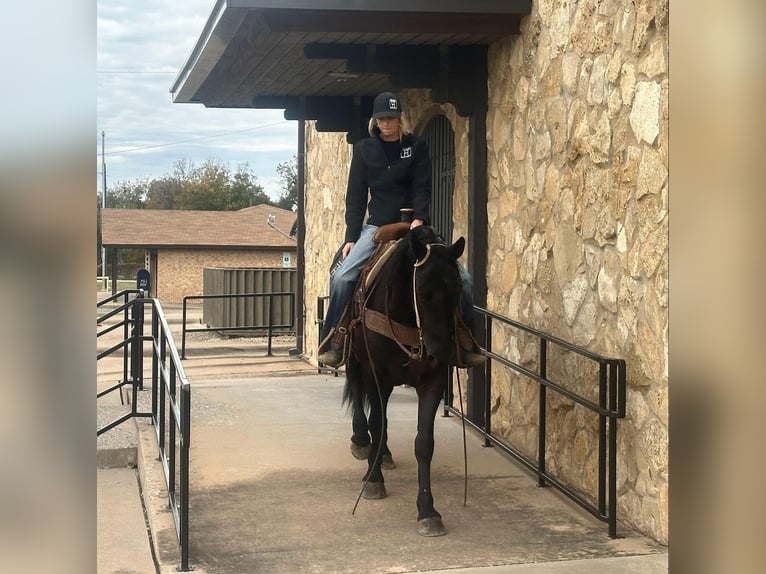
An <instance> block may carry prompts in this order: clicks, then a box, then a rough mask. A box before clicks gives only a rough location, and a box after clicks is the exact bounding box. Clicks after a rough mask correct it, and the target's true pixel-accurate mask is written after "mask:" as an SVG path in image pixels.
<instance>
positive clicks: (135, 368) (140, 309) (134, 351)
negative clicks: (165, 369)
mask: <svg viewBox="0 0 766 574" xmlns="http://www.w3.org/2000/svg"><path fill="white" fill-rule="evenodd" d="M132 307H133V333H132V340H131V342H130V380H131V383H132V385H133V407H132V408H133V410H134V411H135V409H136V398H137V397H138V395H137V392H136V391H137V390H143V389H144V381H143V376H144V368H143V357H144V349H143V335H144V303H143V301H142V294H140V293H139V294H138V295H136V298H135V299H134V301H133V306H132Z"/></svg>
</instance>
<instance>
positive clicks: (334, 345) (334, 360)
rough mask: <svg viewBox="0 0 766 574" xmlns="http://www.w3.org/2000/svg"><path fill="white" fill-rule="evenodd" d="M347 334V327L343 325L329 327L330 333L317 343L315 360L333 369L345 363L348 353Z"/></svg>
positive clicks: (348, 342) (348, 338)
mask: <svg viewBox="0 0 766 574" xmlns="http://www.w3.org/2000/svg"><path fill="white" fill-rule="evenodd" d="M349 335H350V333H349V331H348V329H347V328H346V327H345V326H343V325H339V326H338V327H337V328H335V327H333V328H332V329H330V333H329V334H328V335H327V336H326V337H325V338H324V339H323V340H322V342H321V343H319V349H318V350H317V352H318V356H317V361H318V362H320V363H322V364H324V365H327V366H328V367H332V368H334V369H339V368H340V367H342V366H343V365H345V364H346V361H348V355H349V347H350V337H349ZM322 349H326V350H325V351H322Z"/></svg>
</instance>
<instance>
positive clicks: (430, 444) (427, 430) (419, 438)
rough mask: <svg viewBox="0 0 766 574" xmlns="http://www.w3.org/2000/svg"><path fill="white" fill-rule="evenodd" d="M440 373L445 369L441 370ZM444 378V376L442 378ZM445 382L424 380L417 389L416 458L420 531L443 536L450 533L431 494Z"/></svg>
mask: <svg viewBox="0 0 766 574" xmlns="http://www.w3.org/2000/svg"><path fill="white" fill-rule="evenodd" d="M439 373H440V377H441V374H442V371H441V370H440V371H439ZM441 380H445V379H444V378H442V379H441ZM443 387H444V385H442V384H438V383H436V382H431V383H424V384H423V385H422V386H419V387H418V389H417V391H418V433H417V435H416V436H415V458H417V461H418V500H417V506H418V534H422V535H423V536H442V535H444V534H446V533H447V529H446V528H444V524H443V523H442V518H441V514H439V513H438V512H437V511H436V509H435V508H434V497H433V495H432V494H431V459H432V458H433V454H434V419H435V418H436V411H437V410H438V409H439V401H440V400H441V396H442V391H443Z"/></svg>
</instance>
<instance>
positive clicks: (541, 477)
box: [537, 337, 548, 486]
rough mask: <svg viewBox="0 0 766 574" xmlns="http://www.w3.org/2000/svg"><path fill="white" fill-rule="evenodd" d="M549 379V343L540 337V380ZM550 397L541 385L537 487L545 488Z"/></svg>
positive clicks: (546, 389)
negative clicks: (547, 404)
mask: <svg viewBox="0 0 766 574" xmlns="http://www.w3.org/2000/svg"><path fill="white" fill-rule="evenodd" d="M547 377H548V341H547V340H546V339H545V337H540V378H541V379H542V380H546V379H547ZM547 397H548V387H546V386H545V385H544V384H542V383H540V392H539V400H540V402H539V405H538V409H539V414H538V417H539V424H538V435H537V457H538V464H537V486H545V433H546V421H547V412H546V403H547Z"/></svg>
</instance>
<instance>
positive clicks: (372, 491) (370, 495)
mask: <svg viewBox="0 0 766 574" xmlns="http://www.w3.org/2000/svg"><path fill="white" fill-rule="evenodd" d="M386 496H388V494H387V493H386V485H385V484H383V483H382V482H366V483H364V488H363V489H362V498H366V499H367V500H379V499H381V498H385V497H386Z"/></svg>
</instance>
